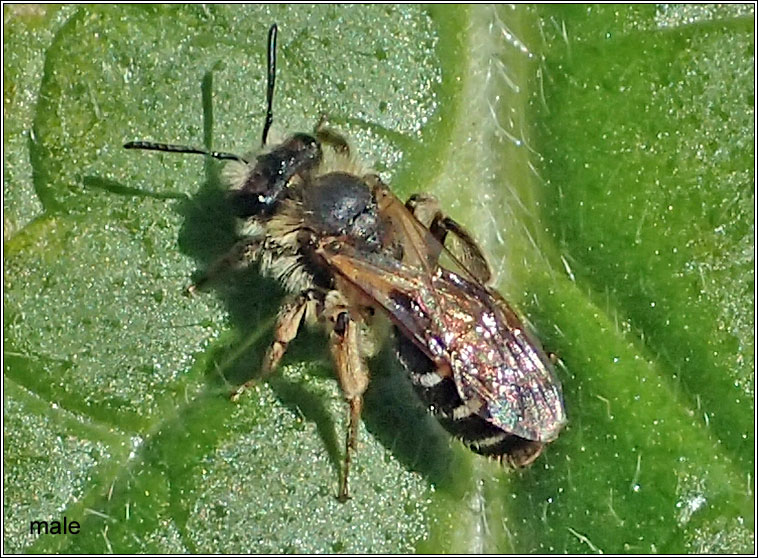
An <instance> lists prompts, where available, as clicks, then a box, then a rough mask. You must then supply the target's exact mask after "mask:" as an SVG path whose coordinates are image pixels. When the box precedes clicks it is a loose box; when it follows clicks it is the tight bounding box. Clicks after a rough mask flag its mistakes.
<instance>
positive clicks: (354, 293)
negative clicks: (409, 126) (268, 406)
mask: <svg viewBox="0 0 758 558" xmlns="http://www.w3.org/2000/svg"><path fill="white" fill-rule="evenodd" d="M276 39H277V27H276V25H273V26H271V28H270V29H269V34H268V49H267V53H268V56H267V59H268V66H267V69H268V72H267V89H266V91H267V95H266V101H267V104H266V120H265V123H264V126H263V135H262V140H261V152H260V153H259V154H257V155H255V156H246V157H242V156H239V155H234V154H231V153H224V152H217V151H208V150H205V149H197V148H193V147H187V146H181V145H166V144H162V143H153V142H146V141H135V142H129V143H127V144H126V145H125V146H124V147H126V148H127V149H147V150H155V151H169V152H177V153H194V154H202V155H206V156H209V157H212V158H215V159H220V160H226V161H227V164H226V168H225V170H224V174H225V176H226V177H227V178H228V180H229V182H230V186H231V188H230V191H229V201H230V203H231V206H232V207H233V209H234V211H235V213H236V215H237V216H238V217H239V218H240V222H241V227H240V237H241V239H240V240H239V241H238V243H237V244H235V246H234V247H233V248H232V249H231V250H230V251H229V253H227V254H226V255H224V256H222V257H221V258H220V259H219V260H217V261H216V262H215V263H214V264H212V265H211V266H210V267H209V268H208V270H207V271H206V272H205V273H204V275H203V276H201V277H200V278H199V279H198V280H197V281H196V282H195V284H194V285H193V286H192V287H190V289H191V290H197V289H199V288H201V287H203V286H204V285H205V284H206V283H207V282H208V281H210V280H211V279H214V278H216V277H217V276H219V275H221V274H223V273H224V272H225V271H227V270H229V269H231V268H239V267H245V266H247V265H249V264H252V263H254V262H257V263H258V265H259V269H260V272H261V273H262V274H264V275H267V276H270V277H273V278H275V279H277V280H278V281H279V282H280V283H281V284H282V285H283V286H284V287H285V289H286V290H287V291H288V292H289V293H290V295H289V297H290V298H288V299H287V300H286V302H285V303H284V304H283V305H282V307H281V310H280V312H279V315H278V317H277V320H276V324H275V326H274V340H273V342H272V343H271V345H270V346H269V348H268V350H267V352H266V355H265V357H264V360H263V363H262V369H261V372H260V374H259V375H258V377H257V378H256V380H257V381H260V380H261V379H263V378H265V377H266V376H267V375H268V374H270V373H272V372H273V371H274V370H275V369H276V367H277V365H278V363H279V361H280V360H281V358H282V356H283V355H284V353H285V351H286V349H287V345H288V344H289V343H290V342H291V341H292V340H293V339H294V338H295V336H296V335H297V332H298V330H299V328H300V326H301V324H302V323H303V322H310V323H313V322H318V323H320V324H321V325H322V326H323V327H324V328H325V329H326V332H327V335H328V344H329V349H330V352H331V354H332V357H333V360H334V365H335V369H336V375H337V380H338V381H339V384H340V387H341V389H342V392H343V393H344V396H345V399H346V400H347V403H348V408H349V414H348V428H347V433H346V440H345V458H344V465H343V469H342V472H341V476H340V486H339V493H338V498H339V499H340V500H341V501H345V500H347V499H348V497H349V495H348V477H349V473H350V464H351V459H352V454H353V452H354V451H355V449H356V444H357V438H358V422H359V420H360V415H361V410H362V406H363V394H364V392H365V391H366V388H367V386H368V383H369V371H368V368H367V366H366V359H367V358H369V357H370V356H372V355H373V354H374V353H375V350H376V347H377V339H375V330H376V328H375V327H374V326H375V325H376V322H377V320H379V319H381V318H382V317H388V318H389V320H390V322H391V323H392V324H393V327H394V332H395V347H396V352H397V354H398V356H399V360H400V361H401V363H402V364H403V365H404V367H405V368H406V369H407V371H408V373H409V375H410V378H411V380H412V382H413V384H414V386H415V388H416V390H417V392H418V393H419V395H420V396H421V398H422V399H423V400H424V401H425V402H426V404H427V406H428V407H429V408H430V410H431V411H432V413H433V414H434V415H435V416H436V417H437V419H438V420H439V421H440V423H441V424H442V425H443V426H444V427H445V428H446V429H447V430H448V431H449V432H450V433H452V434H453V435H455V436H456V437H458V438H460V439H461V440H462V441H463V442H464V443H465V444H466V445H468V446H469V447H470V448H471V449H472V450H473V451H475V452H477V453H480V454H483V455H487V456H491V457H495V458H498V459H500V460H504V461H506V462H508V463H510V464H511V465H513V466H524V465H527V464H529V463H531V462H532V461H533V460H534V459H535V458H536V457H537V456H538V455H539V453H540V452H541V451H542V447H543V446H544V444H546V443H548V442H550V441H552V440H554V439H555V438H556V437H557V435H558V433H559V431H560V430H561V428H562V427H563V426H564V424H565V423H566V414H565V410H564V406H563V400H562V395H561V386H560V382H559V380H558V378H557V377H556V375H555V373H554V371H553V369H552V367H551V364H550V361H549V359H548V357H547V356H546V354H545V353H544V351H543V350H542V348H541V347H540V345H539V343H538V342H537V341H536V340H535V339H534V338H533V337H532V336H531V335H530V333H529V332H528V331H527V329H526V328H525V327H524V325H523V324H522V322H521V320H520V319H519V318H518V316H517V314H516V313H515V312H514V311H513V309H511V307H510V306H509V305H508V304H507V303H506V302H505V300H504V299H503V298H502V297H501V296H500V295H499V294H498V293H497V292H496V291H495V290H493V289H492V287H490V286H489V283H490V280H491V272H490V268H489V266H488V264H487V261H486V259H485V257H484V255H483V253H482V251H481V249H480V248H479V246H478V245H477V244H476V242H475V241H474V240H473V238H472V237H471V236H470V235H469V234H468V233H467V232H466V231H465V230H464V229H463V228H462V227H461V226H460V225H459V224H458V223H456V222H455V221H454V220H452V219H451V218H449V217H447V216H445V215H444V214H443V213H442V212H441V211H440V209H439V206H438V204H437V202H436V200H435V199H434V198H433V197H431V196H427V195H414V196H412V197H411V198H410V199H409V200H408V202H407V203H405V204H403V203H402V202H401V201H400V200H399V199H398V198H397V197H396V196H395V195H394V194H393V193H392V192H391V191H390V189H389V188H388V186H387V185H386V184H384V183H383V182H382V180H381V178H380V177H379V176H378V175H377V174H375V173H373V172H371V171H369V170H368V169H365V168H363V167H362V166H361V165H360V164H359V163H358V162H357V161H356V160H355V159H354V158H353V157H352V156H351V151H350V147H349V145H348V142H347V141H346V140H345V139H344V138H343V137H342V136H341V135H339V134H338V133H336V132H334V131H333V130H330V129H329V128H327V127H325V126H324V124H323V119H321V121H320V122H319V124H317V125H316V127H315V129H314V131H313V133H296V134H294V135H292V136H290V137H288V138H287V139H285V140H284V142H282V143H281V144H279V145H275V146H268V145H267V139H268V133H269V129H270V127H271V124H272V121H273V94H274V86H275V80H276ZM446 245H447V246H448V247H446ZM251 382H252V380H251ZM249 384H250V382H248V384H245V385H244V386H241V387H240V388H239V389H238V390H237V391H236V392H235V393H234V394H233V396H232V397H233V398H235V399H236V398H237V397H239V395H240V394H241V393H242V392H243V391H244V389H245V387H246V386H248V385H249Z"/></svg>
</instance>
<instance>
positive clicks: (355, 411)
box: [329, 309, 369, 502]
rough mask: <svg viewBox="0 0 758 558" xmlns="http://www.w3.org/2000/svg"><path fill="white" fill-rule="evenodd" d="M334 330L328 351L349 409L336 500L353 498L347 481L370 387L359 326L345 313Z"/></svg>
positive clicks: (336, 322)
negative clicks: (342, 463) (343, 458)
mask: <svg viewBox="0 0 758 558" xmlns="http://www.w3.org/2000/svg"><path fill="white" fill-rule="evenodd" d="M333 320H334V328H333V330H332V332H331V334H330V335H329V347H330V349H331V352H332V356H333V358H334V362H335V365H336V366H335V367H336V369H337V379H338V381H339V383H340V387H341V388H342V392H343V393H344V394H345V398H346V399H347V403H348V406H349V413H348V427H347V433H346V436H345V463H344V466H343V469H342V475H341V477H340V488H339V493H338V495H337V499H338V500H339V501H340V502H346V501H347V500H348V499H349V498H350V494H349V490H348V478H349V476H350V464H351V462H352V454H353V452H355V451H356V448H357V445H358V426H359V423H360V418H361V410H362V409H363V393H364V392H365V391H366V387H368V379H369V377H368V368H367V367H366V363H365V362H364V360H363V357H362V356H361V353H360V345H359V336H360V334H359V331H358V324H357V323H356V322H355V321H353V320H352V319H351V318H350V315H349V314H348V313H347V311H345V310H344V309H343V310H342V311H340V312H339V313H338V314H336V316H334V318H333Z"/></svg>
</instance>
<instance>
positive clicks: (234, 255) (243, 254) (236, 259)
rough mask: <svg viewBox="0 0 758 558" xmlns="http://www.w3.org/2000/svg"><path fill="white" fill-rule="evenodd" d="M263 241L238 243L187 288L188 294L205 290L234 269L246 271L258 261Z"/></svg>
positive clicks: (254, 240)
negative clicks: (209, 284)
mask: <svg viewBox="0 0 758 558" xmlns="http://www.w3.org/2000/svg"><path fill="white" fill-rule="evenodd" d="M261 245H262V241H261V239H260V238H243V239H242V240H239V241H237V242H236V243H235V244H234V246H232V247H231V248H230V249H229V251H227V252H226V254H224V255H223V256H221V257H220V258H219V259H217V260H216V261H215V262H213V263H212V264H211V265H210V267H209V268H208V269H206V270H205V271H204V272H203V273H202V275H200V277H198V279H197V281H195V282H194V283H193V284H192V285H190V286H189V287H187V289H186V293H187V294H190V295H191V294H194V293H196V292H197V291H199V290H201V289H203V288H204V287H205V286H206V285H208V283H210V282H211V281H215V280H216V279H218V278H219V277H220V276H222V275H224V274H226V273H227V272H229V271H231V270H233V269H244V268H246V267H247V266H249V265H250V264H252V263H253V262H254V261H255V260H256V259H258V254H259V253H260V250H261Z"/></svg>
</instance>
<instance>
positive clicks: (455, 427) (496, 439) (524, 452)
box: [395, 330, 543, 467]
mask: <svg viewBox="0 0 758 558" xmlns="http://www.w3.org/2000/svg"><path fill="white" fill-rule="evenodd" d="M395 338H396V340H397V343H396V347H397V354H398V357H399V358H400V361H401V362H402V363H403V366H404V367H405V368H406V370H407V371H408V373H409V375H410V378H411V381H412V382H413V386H414V388H415V390H416V393H417V394H418V395H419V397H421V399H422V401H423V402H424V403H425V404H426V406H427V407H428V409H429V411H430V412H431V413H432V414H433V415H434V417H435V418H436V419H437V420H438V421H439V423H440V424H441V425H442V426H443V427H444V428H445V430H447V431H448V432H449V433H450V434H452V435H453V436H455V437H456V438H458V439H460V440H461V441H462V442H463V443H464V444H466V445H467V446H468V447H469V448H470V449H471V450H472V451H474V452H476V453H478V454H481V455H486V456H488V457H493V458H496V459H499V460H504V461H506V462H508V463H510V464H511V465H513V466H516V467H522V466H525V465H528V464H529V463H531V462H532V461H534V459H536V458H537V456H538V455H539V454H540V452H541V451H542V446H543V444H542V443H541V442H536V441H532V440H526V439H524V438H521V437H519V436H516V435H514V434H511V433H509V432H506V431H505V430H503V429H502V428H499V427H498V426H495V425H494V424H492V423H490V422H488V421H487V420H486V419H484V418H483V417H482V416H481V415H480V414H478V411H479V409H477V408H475V407H474V408H472V406H471V402H465V401H463V400H462V399H461V397H460V394H459V393H458V389H457V388H456V385H455V381H454V379H453V378H452V377H451V376H445V377H443V376H442V375H440V374H439V373H438V371H437V369H436V367H435V365H434V363H433V362H432V361H431V360H430V359H429V358H428V357H427V356H426V355H425V354H424V353H423V352H421V351H420V350H419V349H418V348H417V347H416V346H415V345H414V344H413V342H411V341H409V340H408V339H407V338H406V337H404V336H403V335H402V334H401V333H400V332H398V331H397V330H396V331H395ZM467 403H469V404H467Z"/></svg>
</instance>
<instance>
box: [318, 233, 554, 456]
mask: <svg viewBox="0 0 758 558" xmlns="http://www.w3.org/2000/svg"><path fill="white" fill-rule="evenodd" d="M319 252H320V253H321V255H322V256H323V257H324V258H325V259H326V261H327V262H328V264H329V265H330V266H331V267H332V268H333V269H335V270H336V271H338V272H339V273H340V274H341V275H342V276H343V277H345V278H346V279H347V280H348V281H349V282H350V283H351V284H352V285H353V286H354V287H355V288H357V289H359V290H360V291H362V292H363V293H364V294H365V295H367V296H368V297H369V298H371V299H372V300H374V301H375V302H376V303H377V304H379V305H380V306H381V307H383V308H384V310H385V311H386V312H387V314H388V315H389V317H390V319H391V320H392V321H393V322H394V323H395V325H396V326H398V327H399V328H400V329H401V330H402V331H403V332H404V333H405V335H406V336H408V338H409V339H411V340H412V341H413V342H414V344H415V345H416V346H418V347H419V349H421V350H422V351H423V352H424V353H425V354H426V355H427V357H428V358H430V359H431V360H432V361H433V362H434V363H435V365H436V366H437V367H438V369H439V370H440V372H441V374H442V375H445V373H446V372H447V374H450V373H452V374H453V377H454V379H455V384H456V388H457V389H458V392H459V395H460V397H461V399H462V400H463V401H465V402H468V403H471V402H473V403H475V404H474V405H473V407H474V408H478V413H479V414H480V415H481V416H482V417H483V418H484V419H485V420H487V421H489V422H491V423H492V424H494V425H496V426H498V427H500V428H502V429H503V430H505V431H506V432H509V433H512V434H515V435H517V436H520V437H522V438H525V439H527V440H535V441H540V442H547V441H550V440H552V439H554V438H555V437H556V436H557V434H558V431H559V430H560V428H561V427H562V426H563V424H564V423H565V422H566V416H565V412H564V409H563V401H562V396H561V389H560V383H559V381H558V379H557V378H556V376H555V374H554V373H553V371H552V369H551V367H550V365H549V363H548V361H547V357H546V356H545V354H544V352H543V351H542V349H540V348H539V345H537V344H536V343H535V342H533V341H532V340H531V338H530V337H529V336H528V334H527V333H526V332H525V330H524V329H523V327H521V323H520V322H519V321H518V318H517V317H516V315H515V313H513V311H512V310H511V309H510V308H509V307H508V306H507V304H505V301H503V300H502V299H501V298H500V297H499V295H497V294H496V293H494V292H492V291H490V290H489V289H487V288H486V287H484V286H482V285H480V284H479V283H477V282H472V281H469V280H467V279H465V278H463V277H461V276H459V275H457V274H455V273H453V272H451V271H448V270H446V269H444V268H440V267H436V269H435V270H434V272H432V273H428V272H426V271H425V270H423V269H419V268H418V267H412V266H410V265H406V264H404V263H402V262H399V261H396V260H393V259H392V258H389V257H387V256H382V255H378V254H374V253H368V252H363V251H359V250H356V249H355V248H354V247H352V246H350V245H348V244H346V243H343V242H339V241H332V240H325V241H323V242H322V243H321V245H320V247H319Z"/></svg>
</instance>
